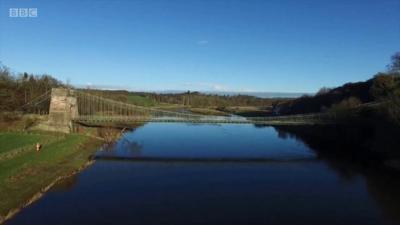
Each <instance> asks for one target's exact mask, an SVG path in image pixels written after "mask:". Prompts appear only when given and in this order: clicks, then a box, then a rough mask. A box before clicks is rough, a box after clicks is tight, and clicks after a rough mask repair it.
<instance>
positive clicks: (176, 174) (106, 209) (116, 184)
mask: <svg viewBox="0 0 400 225" xmlns="http://www.w3.org/2000/svg"><path fill="white" fill-rule="evenodd" d="M329 132H330V133H329V135H327V134H328V131H321V129H320V128H316V127H296V128H293V127H266V126H252V125H221V126H208V125H201V126H191V125H186V124H167V125H164V124H148V125H146V126H144V127H141V128H139V129H137V130H135V131H134V132H129V133H125V134H124V135H123V137H122V138H121V139H120V140H119V141H118V142H116V143H114V144H113V145H109V146H108V147H107V148H102V150H101V151H99V153H98V156H121V157H125V158H139V159H141V158H146V157H154V158H156V159H157V160H155V161H152V162H147V161H146V162H143V161H135V162H130V161H115V160H111V161H108V160H102V159H99V160H98V161H97V162H96V163H95V164H94V165H93V166H92V167H90V168H89V169H87V170H86V171H84V172H83V173H82V174H80V175H79V176H78V177H77V178H78V179H74V180H73V181H72V182H71V181H66V182H67V183H68V185H66V187H68V188H59V187H58V188H57V189H56V190H58V192H53V193H49V194H48V195H46V196H45V198H44V199H43V200H41V201H39V202H38V203H37V204H35V205H33V206H32V207H29V208H28V209H26V210H24V211H23V212H22V213H21V214H20V215H19V216H18V217H16V218H15V219H14V220H12V221H10V223H9V224H10V225H12V224H26V223H27V222H29V223H30V224H43V225H45V224H55V223H57V224H60V225H61V224H96V225H97V224H132V223H138V224H143V225H145V224H175V225H178V224H193V223H197V224H219V225H220V224H272V225H273V224H307V225H312V224H315V225H316V224H335V225H339V224H377V225H378V224H379V225H383V224H400V216H399V215H400V211H399V210H400V204H399V202H400V179H399V178H400V177H399V174H398V173H395V172H393V171H390V170H387V169H385V168H383V167H380V166H379V165H375V164H374V163H373V162H369V161H368V160H367V161H364V160H360V158H359V157H358V156H357V154H353V153H354V152H360V151H362V149H353V148H358V147H357V145H356V144H355V143H353V142H351V141H350V142H349V141H348V140H341V139H340V138H338V137H340V132H339V133H338V134H337V135H336V136H335V135H332V134H333V132H334V131H332V130H331V131H329ZM350 149H351V150H352V151H349V150H350ZM338 150H339V151H338ZM337 152H340V153H341V154H337ZM179 157H180V158H181V159H198V158H202V159H209V160H214V159H221V158H223V159H230V160H231V161H229V162H226V163H220V162H216V161H213V162H212V163H209V162H205V161H202V162H189V163H187V161H185V163H182V161H169V159H171V158H175V159H176V158H179ZM100 158H101V157H100ZM243 158H251V159H273V160H269V161H268V160H266V161H262V162H257V163H254V161H248V162H243V163H237V162H238V161H235V160H237V159H243ZM161 159H164V161H163V160H161ZM165 159H167V160H165ZM60 191H63V192H60ZM72 206H73V207H72ZM77 212H81V213H78V214H77ZM43 218H46V219H45V220H44V219H43Z"/></svg>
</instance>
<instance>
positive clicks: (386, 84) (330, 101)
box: [274, 73, 400, 115]
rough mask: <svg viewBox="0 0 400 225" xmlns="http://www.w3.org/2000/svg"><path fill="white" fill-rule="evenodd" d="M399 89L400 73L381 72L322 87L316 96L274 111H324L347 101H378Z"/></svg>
mask: <svg viewBox="0 0 400 225" xmlns="http://www.w3.org/2000/svg"><path fill="white" fill-rule="evenodd" d="M399 90H400V77H399V75H398V74H395V73H392V74H391V73H389V74H385V73H380V74H377V75H376V76H374V78H372V79H369V80H367V81H363V82H356V83H347V84H344V85H342V86H340V87H336V88H333V89H327V88H322V89H321V90H320V91H319V92H318V93H317V94H316V95H315V96H303V97H301V98H297V99H294V100H290V101H286V102H283V103H281V104H278V105H276V106H275V107H274V112H275V113H276V114H279V115H288V114H303V113H317V112H324V111H327V110H329V109H330V108H332V107H333V106H334V105H337V104H340V103H343V102H345V101H347V102H351V104H355V105H356V104H361V103H367V102H372V101H377V100H380V99H383V98H387V97H388V96H389V95H390V94H391V93H395V92H396V93H397V92H399ZM349 100H350V101H349Z"/></svg>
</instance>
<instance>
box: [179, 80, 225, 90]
mask: <svg viewBox="0 0 400 225" xmlns="http://www.w3.org/2000/svg"><path fill="white" fill-rule="evenodd" d="M182 86H183V88H185V89H192V90H196V91H229V88H228V87H227V86H225V85H223V84H216V83H206V82H196V83H184V84H182Z"/></svg>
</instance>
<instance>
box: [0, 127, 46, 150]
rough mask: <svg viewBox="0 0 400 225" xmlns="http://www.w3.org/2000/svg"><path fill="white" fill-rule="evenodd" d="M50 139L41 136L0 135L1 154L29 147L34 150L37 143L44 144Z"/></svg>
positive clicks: (21, 134)
mask: <svg viewBox="0 0 400 225" xmlns="http://www.w3.org/2000/svg"><path fill="white" fill-rule="evenodd" d="M49 137H51V136H49V135H40V134H23V133H14V132H13V133H0V143H1V145H0V154H1V153H4V152H8V151H11V150H13V149H16V148H22V147H25V146H29V145H31V146H32V148H34V147H35V144H36V143H37V142H39V143H42V142H43V141H45V140H47V139H48V138H49Z"/></svg>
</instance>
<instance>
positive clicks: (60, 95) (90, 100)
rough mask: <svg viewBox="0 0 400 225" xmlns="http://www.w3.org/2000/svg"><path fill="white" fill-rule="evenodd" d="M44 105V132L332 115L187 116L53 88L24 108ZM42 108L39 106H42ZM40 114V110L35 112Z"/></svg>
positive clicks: (315, 119)
mask: <svg viewBox="0 0 400 225" xmlns="http://www.w3.org/2000/svg"><path fill="white" fill-rule="evenodd" d="M46 103H47V104H48V105H49V106H48V107H49V111H48V114H49V116H48V121H47V122H46V124H45V126H47V130H57V131H63V132H70V131H71V129H72V126H73V124H75V123H79V124H86V125H88V124H90V125H93V124H94V125H96V126H102V125H104V126H106V125H109V124H112V123H119V124H121V123H122V124H124V123H125V124H131V123H146V122H163V123H178V122H182V123H235V124H244V123H250V124H265V125H284V124H317V123H329V122H330V121H332V115H330V114H325V113H317V114H302V115H290V116H268V117H240V116H235V115H232V116H209V115H200V114H195V113H188V112H177V111H169V110H163V109H158V108H152V107H144V106H138V105H133V104H128V103H125V102H121V101H116V100H113V99H109V98H104V97H102V96H98V95H95V94H92V93H89V92H88V91H85V90H76V89H66V88H53V89H52V90H51V91H48V92H46V93H44V94H43V95H42V96H39V97H37V98H36V99H34V101H32V102H30V103H28V104H27V106H29V107H30V108H35V106H36V107H38V106H42V105H43V104H46ZM42 108H43V106H42ZM39 111H40V110H39Z"/></svg>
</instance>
